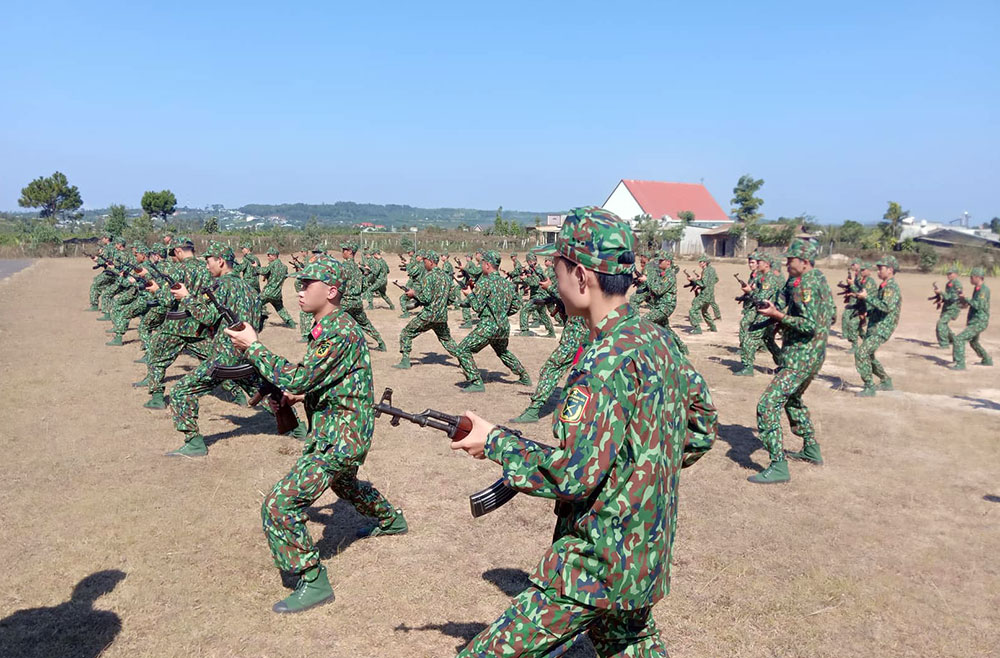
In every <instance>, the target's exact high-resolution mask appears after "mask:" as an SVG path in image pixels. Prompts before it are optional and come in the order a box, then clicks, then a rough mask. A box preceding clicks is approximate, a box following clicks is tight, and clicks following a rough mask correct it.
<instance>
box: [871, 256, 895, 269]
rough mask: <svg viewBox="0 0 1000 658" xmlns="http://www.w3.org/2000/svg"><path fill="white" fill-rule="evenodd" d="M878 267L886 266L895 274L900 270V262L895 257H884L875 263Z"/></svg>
mask: <svg viewBox="0 0 1000 658" xmlns="http://www.w3.org/2000/svg"><path fill="white" fill-rule="evenodd" d="M875 264H876V265H885V266H886V267H891V268H892V271H893V272H895V271H897V270H898V269H899V261H897V260H896V257H895V256H889V255H886V256H882V257H881V258H879V259H878V261H877V262H876V263H875Z"/></svg>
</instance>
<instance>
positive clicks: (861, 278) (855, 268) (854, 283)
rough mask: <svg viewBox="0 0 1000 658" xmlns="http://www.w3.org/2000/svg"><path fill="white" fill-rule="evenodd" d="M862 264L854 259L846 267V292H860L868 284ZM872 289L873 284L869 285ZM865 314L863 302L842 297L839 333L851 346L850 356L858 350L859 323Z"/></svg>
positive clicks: (868, 278) (849, 297) (851, 297)
mask: <svg viewBox="0 0 1000 658" xmlns="http://www.w3.org/2000/svg"><path fill="white" fill-rule="evenodd" d="M863 266H864V263H862V262H861V260H860V259H857V258H855V259H854V260H852V261H851V264H850V265H848V267H847V283H846V284H845V285H846V286H847V288H845V291H846V292H861V291H862V290H864V289H865V288H866V285H868V284H869V282H870V277H867V276H865V275H864V274H863V273H862V269H863ZM871 287H872V288H874V284H873V283H872V284H871ZM865 312H866V306H865V302H864V300H862V299H858V298H857V297H853V296H849V295H846V294H845V296H844V314H843V315H841V316H840V332H841V334H842V335H843V337H844V340H846V341H847V342H849V343H850V344H851V354H854V352H856V351H857V349H858V342H859V341H860V340H861V338H862V336H861V323H862V321H863V320H864V317H865Z"/></svg>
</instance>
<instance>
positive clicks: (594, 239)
mask: <svg viewBox="0 0 1000 658" xmlns="http://www.w3.org/2000/svg"><path fill="white" fill-rule="evenodd" d="M626 252H631V253H633V254H634V252H635V234H634V233H633V232H632V229H631V228H630V227H629V225H628V223H627V222H623V221H622V220H621V219H620V218H619V217H618V215H616V214H614V213H613V212H610V211H608V210H605V209H603V208H598V207H597V206H583V207H581V208H574V209H573V210H571V211H569V214H568V215H567V216H566V221H565V222H563V225H562V228H561V229H560V230H559V234H558V235H557V236H556V239H555V242H554V243H553V244H551V245H546V246H544V247H541V248H539V249H535V250H534V253H535V254H537V255H539V256H554V255H556V254H558V255H560V256H563V257H565V258H568V259H569V260H571V261H573V262H574V263H579V264H580V265H583V266H584V267H586V268H587V269H588V270H594V271H595V272H601V273H603V274H626V273H629V272H632V271H633V270H634V269H635V268H634V265H633V264H632V263H619V262H618V261H619V258H620V257H621V256H622V254H624V253H626ZM531 258H532V254H531V253H529V254H528V259H529V261H530V260H531Z"/></svg>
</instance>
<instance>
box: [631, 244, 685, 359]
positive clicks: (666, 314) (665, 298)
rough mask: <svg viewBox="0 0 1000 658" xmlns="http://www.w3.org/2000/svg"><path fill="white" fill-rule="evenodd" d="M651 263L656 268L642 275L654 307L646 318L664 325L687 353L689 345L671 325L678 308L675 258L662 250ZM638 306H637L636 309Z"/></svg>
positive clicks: (678, 346) (682, 350)
mask: <svg viewBox="0 0 1000 658" xmlns="http://www.w3.org/2000/svg"><path fill="white" fill-rule="evenodd" d="M650 264H652V265H653V266H654V267H655V269H652V270H649V271H648V272H647V273H646V274H644V275H643V276H642V277H641V278H643V279H645V284H646V286H647V288H648V290H649V306H650V308H651V309H652V310H651V311H650V312H649V313H647V314H646V317H645V319H646V320H647V321H648V322H652V323H654V324H658V325H659V326H660V327H662V328H663V330H664V331H666V332H667V333H668V334H669V335H670V337H671V338H673V340H674V342H675V343H677V349H679V350H680V351H681V354H687V353H688V348H687V345H685V344H684V342H683V341H681V339H680V337H679V336H678V335H677V334H676V333H675V332H674V330H673V328H672V327H671V326H670V316H671V315H672V314H673V312H674V309H676V308H677V269H676V268H675V267H674V258H673V256H671V255H670V254H668V253H667V252H665V251H661V252H660V253H659V254H658V255H657V257H656V258H655V259H652V260H651V261H650ZM638 308H639V307H638V306H636V309H638Z"/></svg>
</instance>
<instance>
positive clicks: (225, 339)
mask: <svg viewBox="0 0 1000 658" xmlns="http://www.w3.org/2000/svg"><path fill="white" fill-rule="evenodd" d="M205 256H206V257H207V256H215V257H218V258H222V259H225V260H228V261H229V262H230V264H232V263H233V262H234V261H235V260H236V258H235V256H234V255H233V252H232V250H231V249H230V248H229V247H227V246H225V245H222V244H220V243H218V242H215V243H212V244H211V245H210V246H209V248H208V250H207V251H206V252H205ZM213 283H214V286H215V289H214V290H213V293H212V294H213V295H214V296H215V299H216V300H217V301H218V302H219V304H221V305H222V306H224V307H226V308H228V309H229V310H231V311H232V312H233V313H234V314H235V315H236V317H237V318H238V319H239V320H240V321H241V322H245V323H247V324H248V325H250V326H251V327H254V328H255V329H260V298H259V297H258V296H257V293H256V292H255V291H254V290H252V289H251V288H250V286H249V284H248V283H247V282H246V281H244V280H243V279H242V278H241V277H240V276H239V275H238V274H236V272H235V271H232V272H227V273H225V274H223V275H222V276H220V277H218V278H217V279H214V280H213ZM189 292H190V293H191V294H190V295H189V296H188V297H187V298H185V301H187V304H186V308H187V310H188V311H189V312H190V313H191V316H192V317H193V318H194V319H195V320H197V321H198V322H199V323H201V325H202V326H203V327H206V328H207V334H208V335H209V336H211V337H212V338H211V343H210V344H209V346H208V348H207V350H206V352H207V354H206V358H205V360H204V361H202V362H201V363H200V364H199V365H198V367H197V368H195V369H194V370H193V371H192V372H190V373H188V374H186V375H184V377H183V378H181V380H180V381H179V382H178V383H177V385H176V386H174V387H173V388H172V389H170V407H171V408H172V409H173V413H174V427H175V428H176V429H177V431H178V432H182V433H183V434H184V440H185V442H190V441H191V440H192V439H193V438H194V437H195V436H196V435H198V399H199V398H200V397H201V396H203V395H205V394H206V393H210V392H211V391H212V389H214V388H215V387H216V386H220V385H222V384H223V383H224V382H226V381H229V382H233V383H234V385H236V386H239V387H240V388H242V389H243V390H244V392H246V393H247V394H249V395H253V394H254V392H255V390H256V389H255V386H254V383H255V382H254V381H253V380H250V379H240V380H221V379H216V378H214V377H212V376H211V375H210V374H209V370H210V369H211V368H212V366H215V365H220V366H234V365H237V364H239V363H240V362H241V361H242V357H241V356H240V354H239V353H238V352H237V351H236V348H234V347H233V343H232V341H230V340H229V336H227V335H226V334H225V332H224V331H223V328H224V327H225V326H227V324H226V321H225V318H224V317H223V316H222V313H221V312H220V311H219V310H218V309H217V308H216V307H215V304H213V303H211V302H210V301H209V300H208V297H207V296H206V295H204V294H203V293H202V292H201V291H197V292H194V291H189Z"/></svg>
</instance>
